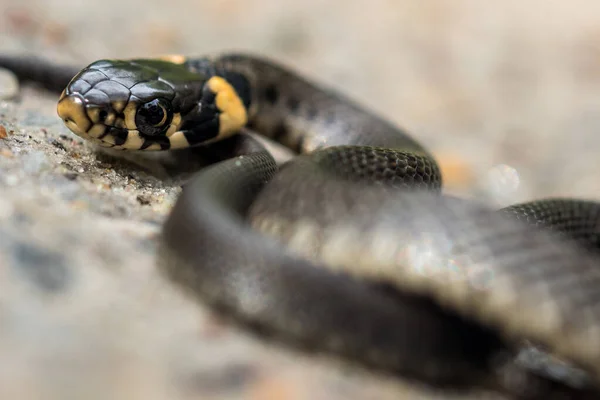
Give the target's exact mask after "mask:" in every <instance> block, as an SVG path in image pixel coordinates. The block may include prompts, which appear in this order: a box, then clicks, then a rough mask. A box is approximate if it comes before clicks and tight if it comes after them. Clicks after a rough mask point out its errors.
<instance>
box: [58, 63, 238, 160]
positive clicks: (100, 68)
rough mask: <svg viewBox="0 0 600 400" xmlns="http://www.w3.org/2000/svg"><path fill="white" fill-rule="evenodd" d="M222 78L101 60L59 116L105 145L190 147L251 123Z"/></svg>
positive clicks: (83, 75)
mask: <svg viewBox="0 0 600 400" xmlns="http://www.w3.org/2000/svg"><path fill="white" fill-rule="evenodd" d="M219 79H221V80H222V78H219V77H216V76H214V77H208V76H206V75H203V74H199V73H197V72H193V71H191V70H190V69H189V68H187V67H186V65H185V64H184V63H175V62H172V61H168V60H161V59H153V60H150V59H139V60H100V61H96V62H94V63H92V64H90V65H89V66H87V67H86V68H84V69H83V70H82V71H81V72H79V73H78V74H77V75H76V76H75V77H74V78H73V79H72V80H71V82H70V83H69V84H68V85H67V87H66V88H65V90H64V91H63V93H62V94H61V96H60V99H59V102H58V106H57V112H58V115H59V116H60V118H61V119H62V120H63V121H64V123H65V124H66V126H67V127H68V128H69V129H70V130H71V131H72V132H73V133H75V134H76V135H78V136H80V137H82V138H84V139H87V140H90V141H92V142H94V143H96V144H99V145H101V146H105V147H112V148H114V149H123V150H166V149H175V148H183V147H189V146H192V145H196V144H201V143H205V142H207V141H211V140H216V139H218V138H221V137H223V136H227V135H229V134H231V133H232V132H234V131H237V130H239V128H240V127H241V126H242V125H244V124H245V123H246V119H245V117H246V114H245V108H244V107H243V105H241V106H238V105H237V103H236V101H235V100H236V99H237V100H238V101H239V98H237V96H235V90H233V88H231V86H228V84H227V82H226V81H223V82H221V81H220V80H219ZM232 115H233V117H232Z"/></svg>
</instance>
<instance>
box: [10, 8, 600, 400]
mask: <svg viewBox="0 0 600 400" xmlns="http://www.w3.org/2000/svg"><path fill="white" fill-rule="evenodd" d="M230 50H236V51H249V52H258V53H261V54H263V55H266V56H270V57H272V58H275V59H277V60H279V61H281V62H284V63H286V64H287V65H289V66H291V67H293V68H295V69H296V70H297V71H299V72H301V73H303V74H304V75H306V76H308V77H310V78H311V79H313V80H316V81H317V82H320V83H322V84H324V85H327V86H330V87H333V88H336V89H338V90H340V91H342V92H343V93H345V94H347V95H350V96H351V97H353V98H355V99H356V100H358V101H360V102H361V103H362V104H364V105H365V106H366V107H368V108H370V109H371V110H374V111H376V112H378V113H380V114H381V115H383V116H385V117H387V118H389V119H390V120H392V121H394V122H395V123H397V124H399V125H401V126H403V127H404V128H406V129H407V130H409V131H410V132H412V134H413V136H414V137H415V138H417V139H418V140H419V141H421V142H422V143H423V144H424V145H425V146H426V147H428V148H430V149H431V150H432V151H433V153H434V154H435V155H436V156H437V157H438V158H439V160H440V163H441V164H442V167H443V170H444V174H445V179H446V184H447V188H448V190H449V191H453V192H457V193H461V194H465V195H468V196H475V197H481V198H485V199H487V200H490V201H492V202H493V203H494V204H496V205H498V206H500V205H505V204H509V203H514V202H518V201H524V200H529V199H532V198H536V197H544V196H553V195H560V196H579V197H587V198H596V199H598V198H600V179H599V178H600V163H598V162H597V161H598V152H599V151H600V136H599V135H598V132H599V131H600V95H599V94H600V2H597V1H593V0H573V1H570V2H558V1H548V0H504V1H501V2H500V1H499V2H482V1H480V0H452V1H449V0H448V1H446V0H420V1H413V0H370V1H368V2H367V1H351V0H330V1H323V0H303V1H294V0H253V1H249V0H211V1H207V0H193V1H189V0H169V1H142V0H119V1H117V0H103V1H79V0H19V1H17V0H0V52H2V53H15V54H17V53H18V54H30V53H35V54H38V55H42V56H45V57H47V58H50V59H52V60H55V61H64V62H69V63H75V64H80V65H81V66H84V65H86V64H87V63H89V62H91V61H94V60H96V59H99V58H120V57H125V58H129V57H151V56H155V55H163V54H173V53H182V54H186V55H192V56H193V55H202V54H205V53H212V52H219V51H230ZM0 82H2V81H0ZM4 82H6V81H4ZM24 93H25V95H24V97H23V98H22V99H20V100H18V101H9V100H6V101H1V102H0V122H2V123H4V125H5V127H6V129H7V130H9V133H10V135H13V136H10V135H9V138H8V142H6V143H7V144H2V143H0V170H1V171H2V174H1V175H2V177H0V183H2V186H1V187H2V190H4V194H3V198H0V210H1V211H0V220H1V221H2V225H0V227H1V228H4V229H5V230H4V231H3V230H2V229H0V234H4V235H5V236H4V237H2V241H0V250H3V251H4V252H1V251H0V267H1V266H2V265H4V266H6V265H9V266H19V268H21V267H22V266H24V265H25V266H27V265H29V264H36V263H37V264H39V263H40V262H42V263H43V262H48V260H49V259H51V258H49V257H53V256H52V254H54V255H55V256H61V257H62V256H64V254H62V253H63V252H62V251H60V249H61V247H60V246H61V245H63V244H64V243H69V244H71V245H72V244H73V243H74V242H73V240H74V237H76V238H78V240H79V241H75V243H77V245H76V246H73V247H72V249H73V250H72V254H70V255H69V256H68V257H70V258H68V259H67V260H66V261H65V263H64V266H63V267H61V268H63V269H59V270H58V271H59V272H55V273H56V274H58V276H59V277H61V276H62V277H63V278H64V276H67V277H76V278H77V279H75V278H70V279H71V280H70V282H71V283H70V284H71V285H72V286H71V289H68V290H67V289H64V290H66V293H68V296H67V297H61V296H63V295H61V296H59V297H58V298H57V297H50V298H49V297H48V295H47V294H46V292H45V291H44V290H46V289H40V287H38V286H35V285H33V286H31V285H30V286H28V284H23V285H24V286H23V287H24V288H21V287H20V286H19V285H20V282H21V280H20V279H22V278H19V276H21V275H19V274H18V273H15V274H13V273H11V272H10V271H11V270H10V269H2V268H0V274H2V275H0V276H1V277H2V280H1V281H2V282H4V283H3V285H4V287H2V285H0V305H2V306H3V307H0V326H1V328H0V354H2V357H0V359H2V360H3V361H2V362H1V363H0V383H2V384H0V394H3V395H2V396H1V397H3V398H20V399H24V398H57V399H66V398H86V399H91V398H95V397H94V396H92V395H91V393H95V394H96V395H97V397H98V398H113V399H117V398H124V399H134V398H144V399H146V400H147V399H154V398H156V399H162V398H170V399H179V398H182V399H183V398H185V399H187V398H190V399H191V398H202V399H207V398H218V399H222V398H251V399H256V400H263V399H305V398H306V399H309V398H310V399H317V398H323V399H325V398H326V399H334V398H350V397H352V398H377V399H385V398H398V392H397V391H396V389H395V386H394V384H389V385H383V384H382V382H381V381H380V380H377V379H376V380H370V379H371V378H367V377H363V376H362V375H360V376H358V377H357V376H354V375H352V376H349V375H346V374H345V373H341V374H340V373H337V372H332V371H335V369H330V368H329V367H327V366H326V367H323V368H321V369H316V370H315V369H313V367H312V365H313V364H311V363H310V362H305V361H302V362H301V361H298V358H297V356H295V355H292V356H289V357H288V356H286V355H282V354H281V353H279V352H277V353H274V351H273V350H272V349H270V348H263V347H261V346H260V345H259V344H256V343H255V342H254V341H252V340H251V339H249V338H247V337H246V336H244V335H243V334H239V333H238V332H237V331H230V330H225V328H224V327H223V326H222V325H221V324H220V323H216V322H214V320H213V319H212V317H209V316H207V314H205V313H204V312H203V311H198V309H197V307H196V306H195V305H194V304H191V303H189V302H187V301H184V300H183V299H182V298H180V297H179V294H178V293H177V292H176V291H174V290H173V289H172V288H170V287H169V286H167V285H165V284H164V283H163V282H162V281H161V280H160V279H158V278H156V277H155V276H154V274H155V272H154V271H153V269H152V266H151V262H152V258H151V253H150V251H149V250H148V249H151V248H152V241H151V238H152V234H153V233H154V232H155V231H156V229H157V226H158V224H157V225H153V224H146V225H144V224H142V222H144V221H146V220H152V218H154V217H151V216H150V215H154V214H156V213H158V214H160V215H165V213H166V212H167V211H168V209H169V207H170V205H171V204H172V203H170V202H169V201H170V200H169V199H172V198H174V197H175V195H174V194H173V196H172V197H169V194H170V193H171V192H170V190H171V189H170V188H164V187H162V186H160V184H159V183H157V182H154V181H151V183H152V185H153V186H152V188H151V189H146V188H145V187H148V185H144V184H147V183H148V182H149V179H150V178H148V177H144V176H141V175H139V176H138V175H135V174H134V175H131V174H129V173H123V172H119V171H118V170H117V171H116V172H115V171H114V170H113V169H112V167H111V166H110V165H108V164H103V163H101V162H99V161H97V160H96V159H95V158H93V156H92V155H91V154H92V153H91V152H90V151H88V150H87V148H86V147H85V146H84V145H81V146H83V147H77V146H79V145H78V144H76V143H75V142H74V143H75V144H73V145H72V146H71V145H70V144H68V143H67V142H65V141H64V140H63V139H60V138H62V136H60V135H65V137H67V136H68V137H69V138H71V137H72V136H69V135H70V133H69V132H68V131H67V130H66V128H64V127H63V126H62V125H61V124H60V121H59V120H58V118H57V117H56V115H55V111H54V110H55V101H56V99H55V97H54V96H51V95H48V94H45V93H41V92H37V91H35V90H31V89H26V90H25V92H24ZM27 138H29V139H31V138H33V139H34V140H33V141H29V140H28V139H27ZM40 138H41V139H40ZM50 138H54V139H52V140H54V141H52V140H51V139H50ZM38 139H39V140H38ZM36 140H38V141H36ZM56 140H59V141H60V140H62V141H61V142H60V146H62V149H61V148H60V146H59V145H57V144H56V143H57V142H56ZM0 142H2V141H0ZM27 146H31V148H29V147H27ZM44 146H48V147H44ZM48 148H51V149H53V152H54V153H56V155H52V156H51V158H47V157H50V156H48V155H47V154H48V152H47V149H48ZM57 149H58V150H57ZM54 153H53V154H54ZM52 157H58V158H52ZM86 157H87V158H86ZM74 160H75V161H74ZM76 160H80V161H81V164H77V163H78V161H76ZM90 160H91V161H90ZM84 161H90V162H91V164H90V162H87V163H86V162H84ZM89 165H92V166H93V168H92V167H89ZM59 166H60V167H59ZM63 167H64V168H67V167H68V168H71V169H73V170H75V171H76V175H75V176H79V178H78V179H79V180H75V181H74V179H75V178H73V179H72V177H73V176H74V175H73V174H72V173H73V172H72V171H71V170H69V173H70V174H71V175H67V173H66V172H65V171H64V170H61V169H60V168H63ZM68 168H67V169H68ZM22 171H25V172H26V173H23V172H22ZM77 174H79V175H77ZM63 176H66V177H67V178H66V179H63ZM123 177H127V180H128V181H127V182H128V184H127V185H129V186H127V185H123V186H120V185H122V183H120V182H122V181H123ZM59 178H60V179H59ZM61 179H62V180H61ZM63 180H64V182H63ZM74 182H75V183H74ZM136 182H139V183H140V185H139V186H135V185H136ZM27 188H29V189H27ZM26 189H27V190H29V191H30V192H27V193H30V195H29V196H28V197H27V198H28V199H30V200H32V203H31V206H30V207H29V208H27V209H26V210H20V212H21V213H22V215H32V216H33V218H31V220H33V221H35V224H33V223H32V224H31V225H28V228H27V229H32V230H34V231H35V232H36V233H37V235H38V236H36V239H35V240H36V242H35V243H36V246H38V247H36V249H45V250H44V251H47V253H43V252H42V253H41V255H40V254H38V255H37V257H38V258H35V257H34V258H33V259H32V258H31V249H30V250H28V251H25V252H23V251H22V246H21V245H22V244H23V243H27V244H28V245H31V240H32V239H31V237H33V236H23V237H21V236H19V235H18V234H17V233H16V232H18V231H20V230H23V229H25V228H24V225H23V224H24V223H23V218H20V219H18V218H16V217H14V215H13V212H12V211H11V210H13V211H14V210H16V209H18V207H19V206H21V205H22V204H23V203H24V200H23V197H22V196H24V195H23V194H22V193H25V192H24V191H26ZM161 191H162V192H161ZM173 193H174V192H173ZM119 196H120V197H119ZM140 196H142V199H146V200H144V201H142V200H140ZM143 196H146V197H143ZM42 198H43V201H42V200H40V199H42ZM117 198H118V199H121V200H115V199H117ZM82 199H83V200H82ZM107 199H108V200H107ZM147 199H150V200H147ZM109 200H110V201H115V202H116V204H118V205H119V207H121V208H118V207H116V206H114V204H113V203H110V202H109ZM136 200H137V201H136ZM119 201H121V202H122V204H121V203H119ZM44 202H45V203H44ZM107 202H108V203H107ZM148 203H150V206H148V205H146V206H143V204H148ZM106 204H109V205H110V206H109V207H107V206H106ZM140 204H142V205H140ZM36 207H37V208H36ZM44 207H46V208H44ZM61 207H62V208H61ZM144 207H145V208H144ZM148 207H151V208H148ZM38 208H39V210H38ZM116 209H118V210H120V211H118V212H117V211H115V210H116ZM35 210H37V211H35ZM58 210H61V211H58ZM88 211H89V212H88ZM151 212H152V213H154V214H152V213H151ZM56 213H58V215H60V217H56V218H55V217H52V215H54V214H56ZM161 213H162V214H161ZM102 215H104V216H106V215H108V216H110V217H113V219H111V220H104V219H100V217H99V216H102ZM84 217H85V218H84ZM53 218H54V219H53ZM15 221H16V222H15ZM57 221H59V222H60V223H58V222H57ZM82 221H84V222H82ZM115 221H116V222H115ZM60 224H65V225H64V226H67V228H64V229H63V228H59V225H60ZM69 224H71V225H69ZM92 228H93V229H92ZM7 237H8V238H9V239H8V240H7V239H6V238H7ZM49 238H52V240H55V241H57V242H56V243H55V242H48V240H50V239H49ZM61 238H62V239H61ZM61 240H62V241H61ZM86 240H87V241H86ZM131 242H133V245H131V246H133V247H127V246H129V243H131ZM3 246H4V247H3ZM19 246H21V247H19ZM15 248H19V249H21V250H19V251H20V253H18V254H20V255H18V256H16V255H14V254H16V253H14V249H15ZM134 250H135V251H134ZM35 251H37V250H35ZM35 251H34V253H35ZM57 253H61V254H58V255H57ZM11 254H12V256H11ZM111 257H112V258H111ZM36 260H37V261H36ZM40 260H42V261H40ZM2 263H4V264H2ZM28 263H29V264H28ZM37 264H36V265H37ZM81 266H85V268H80V267H81ZM27 268H29V267H27ZM32 268H33V269H31V268H30V269H26V271H28V272H25V275H24V276H31V274H32V272H31V271H37V270H36V269H35V268H34V267H32ZM61 271H62V272H61ZM69 271H71V272H69ZM46 273H47V272H43V273H41V274H42V275H41V277H42V278H44V277H45V276H46V275H44V274H46ZM33 274H34V275H33V276H34V277H35V279H38V280H39V279H42V278H40V276H38V275H39V274H40V272H39V271H38V272H33ZM36 274H38V275H36ZM61 274H62V275H61ZM51 278H52V279H54V280H55V281H52V280H51V281H52V282H56V279H58V278H57V277H56V276H55V275H52V276H51ZM63 278H61V279H63ZM35 279H34V280H35ZM45 279H47V276H46V278H45ZM64 279H66V278H64ZM25 281H26V279H25ZM42 281H43V279H42ZM7 282H9V284H7ZM58 282H62V281H61V280H60V279H59V280H58ZM17 283H19V285H18V284H17ZM7 285H8V286H7ZM17 287H18V289H16V288H17ZM61 290H62V289H61ZM69 290H70V291H69ZM59 292H60V290H59ZM61 293H62V292H61ZM53 296H55V295H53ZM49 299H51V301H50V300H49ZM198 313H200V315H198ZM198 321H200V323H199V322H198ZM199 336H201V337H202V338H203V340H201V341H198V337H199ZM57 367H58V368H57ZM313 386H314V387H315V388H317V389H314V390H312V389H310V388H311V387H313ZM2 391H4V392H2ZM83 393H85V395H83ZM77 394H79V395H77ZM69 396H74V397H69ZM408 398H412V397H410V396H408Z"/></svg>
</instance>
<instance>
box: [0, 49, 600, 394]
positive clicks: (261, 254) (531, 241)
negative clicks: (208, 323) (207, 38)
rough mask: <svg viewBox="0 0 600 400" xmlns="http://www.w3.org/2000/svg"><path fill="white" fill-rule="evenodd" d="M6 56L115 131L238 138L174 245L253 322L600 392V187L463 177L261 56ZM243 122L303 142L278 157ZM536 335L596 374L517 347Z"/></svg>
mask: <svg viewBox="0 0 600 400" xmlns="http://www.w3.org/2000/svg"><path fill="white" fill-rule="evenodd" d="M0 66H1V67H4V68H7V69H10V70H12V71H13V72H14V73H15V74H16V75H17V76H18V77H19V78H20V79H21V80H29V81H35V82H38V83H40V84H42V85H44V86H45V87H46V88H48V89H51V90H54V91H61V90H62V94H61V96H60V100H59V102H58V114H59V116H60V117H61V118H62V119H63V121H64V122H65V124H66V125H67V127H68V128H69V129H71V130H72V131H73V132H74V133H75V134H77V135H79V136H81V137H83V138H85V139H87V140H89V141H91V142H93V143H96V144H98V145H101V146H106V147H111V148H113V149H121V150H129V151H135V150H144V151H160V150H170V149H180V148H187V147H193V146H206V147H207V148H209V149H210V148H211V146H215V148H217V147H218V146H224V147H225V148H226V149H228V151H229V154H228V155H227V157H226V158H227V159H225V160H221V161H219V162H217V163H215V164H214V165H211V166H209V167H207V168H204V169H202V170H201V171H199V172H198V173H197V174H195V175H194V176H193V177H192V178H191V179H190V180H189V181H188V182H187V183H186V184H185V185H184V187H183V190H182V194H181V195H180V197H179V198H178V200H177V202H176V204H175V206H174V208H173V210H172V212H171V213H170V215H169V217H168V219H167V220H166V222H165V224H164V227H163V231H162V235H161V238H160V243H159V251H158V260H159V266H160V267H161V269H162V270H163V271H164V272H165V273H166V275H167V276H168V277H169V278H171V279H172V280H173V281H174V282H177V283H178V284H179V285H180V286H181V287H182V288H184V289H185V290H186V291H187V292H188V293H190V294H191V295H193V296H195V297H196V298H198V299H200V300H201V301H202V302H204V303H205V304H208V305H210V306H211V307H213V308H214V309H216V310H219V311H220V312H222V313H224V314H225V315H228V316H231V317H232V318H233V320H234V321H236V322H238V323H240V324H241V325H242V326H244V327H245V328H247V329H249V330H251V331H253V332H255V333H258V334H260V335H262V336H264V337H268V338H271V339H273V340H277V341H280V342H283V343H286V344H288V345H291V346H294V347H296V348H301V349H303V350H308V351H316V352H319V353H324V354H330V355H334V356H336V357H338V358H339V359H341V360H346V361H347V362H349V363H352V364H353V365H356V366H362V367H366V368H369V369H371V370H374V371H380V372H383V373H387V374H392V375H396V376H399V377H403V378H404V379H409V380H412V381H416V382H422V383H425V384H428V385H432V386H435V387H440V388H442V390H451V391H458V392H459V393H463V392H462V391H464V393H467V392H468V391H469V390H471V389H472V388H473V387H484V388H487V389H490V388H491V389H492V390H497V391H499V392H502V393H504V394H505V395H507V396H510V397H514V398H546V397H548V398H600V397H599V393H600V392H598V382H599V381H600V265H599V264H600V262H599V260H598V258H597V248H598V245H599V244H600V236H599V235H600V233H599V229H598V228H599V222H600V204H598V203H596V202H592V201H586V200H579V199H568V198H554V199H542V200H537V201H533V202H530V203H525V204H519V205H514V206H511V207H508V208H505V209H502V210H492V209H490V208H488V207H487V206H485V205H483V204H478V203H476V202H473V201H467V200H465V199H460V198H455V197H451V196H448V195H445V194H443V192H442V177H441V174H440V169H439V167H438V165H437V163H436V161H435V159H434V158H433V157H432V156H431V155H430V153H429V152H428V151H427V150H426V149H425V148H423V147H422V146H421V145H420V144H419V143H418V142H416V141H415V140H413V139H412V138H411V137H410V136H409V135H408V133H406V132H405V131H403V130H402V129H400V128H398V127H396V126H394V125H393V124H391V123H389V122H387V121H386V120H384V119H382V118H380V117H379V116H377V115H376V114H374V113H373V112H371V111H369V110H367V109H366V108H364V107H362V106H360V105H359V104H357V103H355V102H354V101H353V100H350V99H348V98H346V97H344V96H343V95H341V94H339V93H338V92H335V91H332V90H330V89H328V88H326V87H324V86H323V85H320V84H316V83H313V82H310V81H309V80H307V79H305V78H303V77H301V76H299V75H298V74H297V73H296V72H295V71H293V70H291V69H289V68H288V67H285V66H282V65H280V64H278V63H276V62H274V61H272V60H269V59H265V58H262V57H259V56H255V55H249V54H220V55H214V56H205V57H198V58H186V57H179V56H170V57H163V58H156V59H135V60H100V61H97V62H94V63H92V64H90V65H89V66H87V67H86V68H84V69H82V70H79V68H73V67H65V66H59V65H54V64H51V63H48V62H42V61H40V60H37V59H28V58H20V57H11V56H3V57H0ZM63 89H64V90H63ZM244 129H250V130H252V131H254V132H257V133H258V134H260V135H263V136H265V137H267V138H269V139H272V140H274V141H276V142H279V143H281V144H283V145H285V146H287V147H288V148H290V149H291V150H293V151H295V152H296V153H298V156H297V157H294V158H293V159H292V160H291V161H289V162H287V163H285V164H283V165H282V166H279V165H278V164H277V163H276V162H275V160H274V158H273V157H272V155H271V154H270V153H269V152H268V151H266V150H265V148H264V147H263V146H262V145H261V144H260V143H259V142H257V141H256V140H255V139H253V138H252V137H251V136H248V135H246V134H243V133H242V132H243V131H244ZM529 343H533V344H534V345H535V346H537V347H539V348H541V349H543V350H544V351H547V352H548V354H551V355H553V356H556V357H559V358H560V359H561V360H565V361H568V362H570V363H572V365H573V366H575V367H577V368H580V369H582V370H584V371H585V373H586V378H587V379H586V380H585V383H580V384H574V383H572V382H569V381H568V380H566V379H559V378H557V377H556V376H551V375H549V374H545V373H543V371H537V370H534V369H532V368H528V367H526V366H523V365H520V364H518V363H516V362H515V361H514V360H515V354H516V353H517V352H518V351H519V350H520V349H522V348H523V346H525V345H526V344H529ZM511 376H512V377H513V378H514V377H515V376H518V377H519V379H517V381H518V382H519V383H518V384H515V379H510V377H511ZM561 396H562V397H561Z"/></svg>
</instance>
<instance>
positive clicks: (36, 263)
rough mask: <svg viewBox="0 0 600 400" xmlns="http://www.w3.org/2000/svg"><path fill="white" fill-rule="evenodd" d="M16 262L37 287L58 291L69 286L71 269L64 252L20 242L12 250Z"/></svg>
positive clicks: (47, 290) (49, 291) (48, 290)
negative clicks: (68, 266)
mask: <svg viewBox="0 0 600 400" xmlns="http://www.w3.org/2000/svg"><path fill="white" fill-rule="evenodd" d="M12 256H13V258H14V260H15V264H17V265H18V266H19V271H20V272H22V273H23V274H24V275H25V276H26V277H27V278H29V280H30V281H32V282H33V283H35V284H36V285H37V287H39V288H40V289H42V290H44V291H46V292H48V293H56V292H59V291H61V290H63V289H65V287H66V286H67V283H68V281H69V269H68V268H67V264H66V261H65V258H64V256H63V255H62V254H60V253H58V252H55V251H49V250H47V249H43V248H41V247H37V246H34V245H31V244H29V243H19V244H17V245H16V246H15V247H14V248H13V250H12Z"/></svg>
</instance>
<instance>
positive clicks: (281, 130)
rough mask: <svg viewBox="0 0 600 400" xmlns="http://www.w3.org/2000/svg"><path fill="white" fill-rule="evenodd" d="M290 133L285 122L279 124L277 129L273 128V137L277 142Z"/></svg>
mask: <svg viewBox="0 0 600 400" xmlns="http://www.w3.org/2000/svg"><path fill="white" fill-rule="evenodd" d="M287 134H288V129H287V127H286V126H285V124H284V123H283V122H281V123H279V124H277V126H276V127H275V129H273V135H272V138H273V140H275V141H276V142H281V141H282V140H283V139H284V138H285V137H286V136H287Z"/></svg>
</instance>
